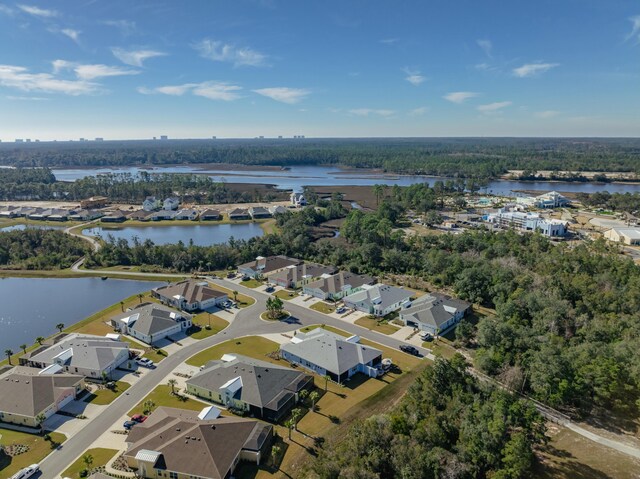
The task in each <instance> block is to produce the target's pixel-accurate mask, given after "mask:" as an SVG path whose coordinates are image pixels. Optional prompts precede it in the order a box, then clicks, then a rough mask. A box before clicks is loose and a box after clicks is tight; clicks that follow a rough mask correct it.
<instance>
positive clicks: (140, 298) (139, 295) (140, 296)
mask: <svg viewBox="0 0 640 479" xmlns="http://www.w3.org/2000/svg"><path fill="white" fill-rule="evenodd" d="M142 296H143V294H142V293H140V294H138V299H139V300H140V303H142Z"/></svg>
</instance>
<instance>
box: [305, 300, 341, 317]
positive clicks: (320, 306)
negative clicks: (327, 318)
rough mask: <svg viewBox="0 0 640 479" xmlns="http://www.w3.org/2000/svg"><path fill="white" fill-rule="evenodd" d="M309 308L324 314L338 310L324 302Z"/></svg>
mask: <svg viewBox="0 0 640 479" xmlns="http://www.w3.org/2000/svg"><path fill="white" fill-rule="evenodd" d="M309 308H311V309H313V310H314V311H318V312H320V313H324V314H331V313H333V312H334V311H335V310H336V308H334V307H333V305H332V304H329V303H325V302H324V301H318V302H317V303H314V304H312V305H311V306H309Z"/></svg>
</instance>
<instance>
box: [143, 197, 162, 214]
mask: <svg viewBox="0 0 640 479" xmlns="http://www.w3.org/2000/svg"><path fill="white" fill-rule="evenodd" d="M160 206H162V204H161V203H160V200H159V199H157V198H156V197H155V196H147V197H146V198H145V200H144V201H143V202H142V209H143V210H145V211H154V210H157V209H158V208H160Z"/></svg>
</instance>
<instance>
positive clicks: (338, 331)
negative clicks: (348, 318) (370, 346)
mask: <svg viewBox="0 0 640 479" xmlns="http://www.w3.org/2000/svg"><path fill="white" fill-rule="evenodd" d="M318 328H322V329H326V330H327V331H331V332H332V333H335V334H338V335H340V336H344V337H345V338H348V337H349V336H352V334H351V333H347V332H346V331H343V330H342V329H338V328H334V327H333V326H327V325H326V324H312V325H311V326H307V327H304V328H301V329H300V331H301V332H303V333H308V332H309V331H313V330H314V329H318Z"/></svg>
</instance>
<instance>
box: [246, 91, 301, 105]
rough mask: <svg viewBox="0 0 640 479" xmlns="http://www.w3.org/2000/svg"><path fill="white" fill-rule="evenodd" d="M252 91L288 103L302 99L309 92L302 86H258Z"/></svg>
mask: <svg viewBox="0 0 640 479" xmlns="http://www.w3.org/2000/svg"><path fill="white" fill-rule="evenodd" d="M253 92H254V93H257V94H258V95H262V96H266V97H268V98H271V99H272V100H275V101H279V102H282V103H288V104H290V105H292V104H294V103H298V102H300V101H301V100H304V99H305V98H306V97H307V96H308V95H309V94H310V93H311V91H309V90H307V89H304V88H287V87H274V88H259V89H257V90H253Z"/></svg>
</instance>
